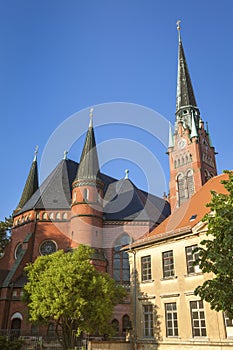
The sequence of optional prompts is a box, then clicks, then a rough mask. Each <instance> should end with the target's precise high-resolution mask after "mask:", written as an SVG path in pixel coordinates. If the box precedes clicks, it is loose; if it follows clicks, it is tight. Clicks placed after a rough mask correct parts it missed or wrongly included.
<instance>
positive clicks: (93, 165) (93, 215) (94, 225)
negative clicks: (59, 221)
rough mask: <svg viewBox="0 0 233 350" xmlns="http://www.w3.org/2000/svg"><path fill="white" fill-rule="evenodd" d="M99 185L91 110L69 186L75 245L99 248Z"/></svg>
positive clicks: (100, 191) (100, 181)
mask: <svg viewBox="0 0 233 350" xmlns="http://www.w3.org/2000/svg"><path fill="white" fill-rule="evenodd" d="M102 201H103V182H102V180H101V178H100V171H99V161H98V154H97V150H96V141H95V134H94V128H93V109H91V110H90V123H89V127H88V131H87V134H86V139H85V143H84V147H83V151H82V155H81V159H80V164H79V167H78V171H77V174H76V178H75V180H74V182H73V185H72V207H71V235H72V239H73V240H75V241H76V242H77V243H78V244H87V245H89V246H91V247H94V248H100V247H102V227H103V210H102Z"/></svg>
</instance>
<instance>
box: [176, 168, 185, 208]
mask: <svg viewBox="0 0 233 350" xmlns="http://www.w3.org/2000/svg"><path fill="white" fill-rule="evenodd" d="M184 180H185V179H184V175H183V174H179V175H178V176H177V187H178V198H179V205H181V204H182V203H183V202H184V201H185V181H184Z"/></svg>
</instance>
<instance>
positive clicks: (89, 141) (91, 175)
mask: <svg viewBox="0 0 233 350" xmlns="http://www.w3.org/2000/svg"><path fill="white" fill-rule="evenodd" d="M99 172H100V170H99V161H98V155H97V149H96V142H95V134H94V129H93V125H92V118H91V120H90V125H89V128H88V130H87V134H86V139H85V143H84V147H83V150H82V155H81V159H80V163H79V168H78V172H77V176H76V179H75V180H82V179H85V180H96V179H97V178H99Z"/></svg>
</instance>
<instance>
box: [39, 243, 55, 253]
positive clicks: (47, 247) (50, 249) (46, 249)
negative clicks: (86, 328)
mask: <svg viewBox="0 0 233 350" xmlns="http://www.w3.org/2000/svg"><path fill="white" fill-rule="evenodd" d="M56 251H57V245H56V243H55V242H54V241H49V240H48V241H44V242H43V243H42V244H41V246H40V254H41V255H49V254H52V253H55V252H56Z"/></svg>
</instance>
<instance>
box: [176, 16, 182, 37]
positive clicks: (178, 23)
mask: <svg viewBox="0 0 233 350" xmlns="http://www.w3.org/2000/svg"><path fill="white" fill-rule="evenodd" d="M180 22H181V20H180V19H179V20H178V21H177V22H176V28H177V30H178V35H179V41H180V40H181V39H180Z"/></svg>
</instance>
